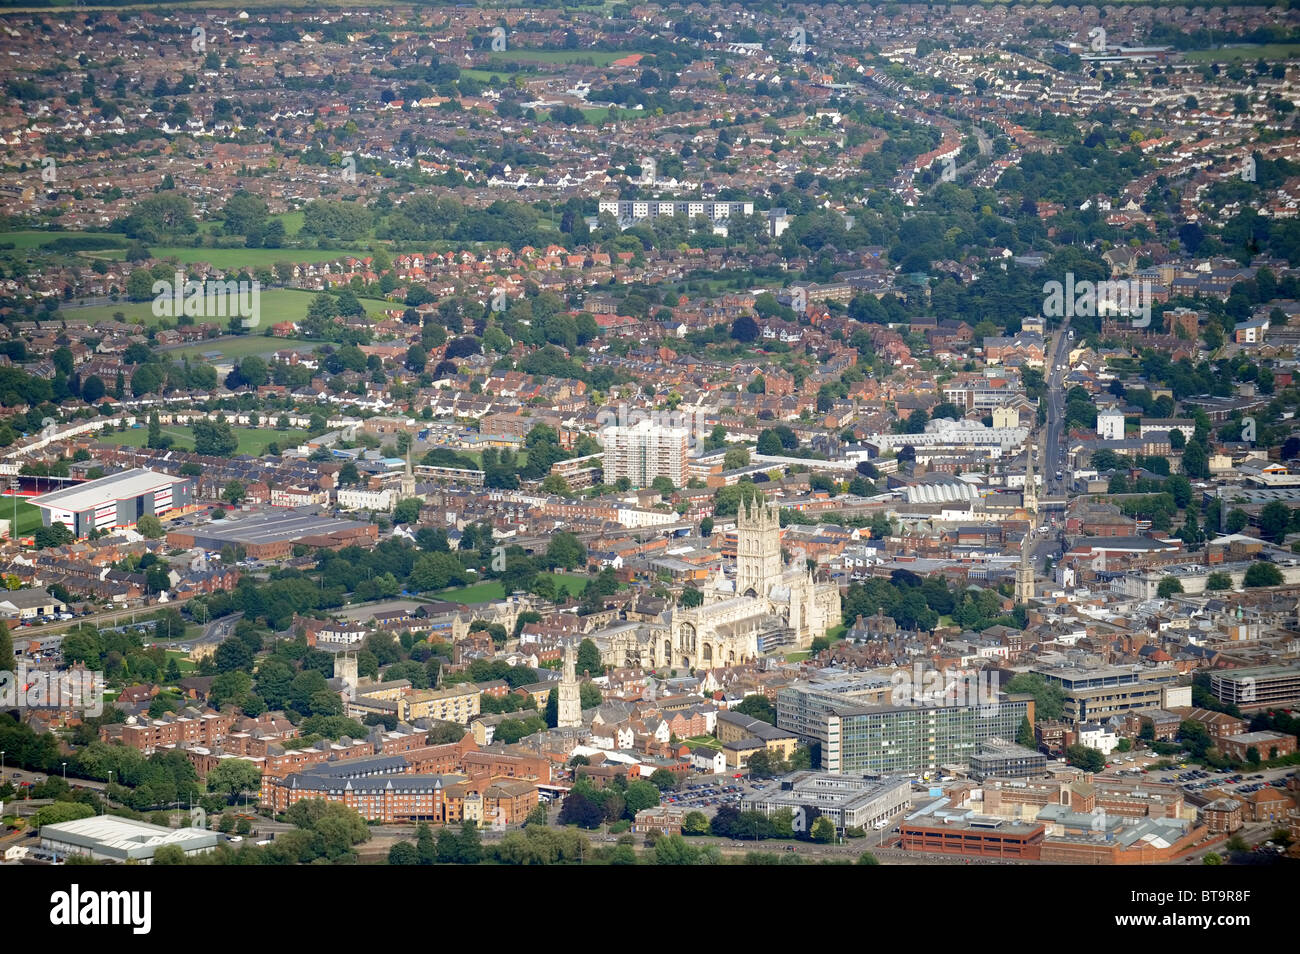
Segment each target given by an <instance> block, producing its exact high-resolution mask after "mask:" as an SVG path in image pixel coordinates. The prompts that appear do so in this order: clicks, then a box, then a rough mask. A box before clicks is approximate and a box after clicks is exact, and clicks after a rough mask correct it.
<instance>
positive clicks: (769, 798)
mask: <svg viewBox="0 0 1300 954" xmlns="http://www.w3.org/2000/svg"><path fill="white" fill-rule="evenodd" d="M911 803H912V786H911V783H910V782H909V781H908V780H907V779H906V778H903V777H901V776H884V777H879V776H870V775H864V776H860V777H853V776H850V775H835V774H831V773H827V772H794V773H792V774H790V775H787V776H786V777H785V778H781V779H777V780H775V781H773V782H770V783H768V784H767V785H763V786H761V787H759V788H756V789H754V791H753V792H752V793H751V794H749V795H746V796H745V797H744V798H742V799H741V802H740V808H741V811H752V812H762V813H763V814H764V815H769V816H770V815H773V814H775V813H776V812H779V811H781V810H782V809H789V810H790V811H792V812H793V813H794V830H795V831H809V830H811V828H812V824H813V822H814V821H816V819H817V818H819V817H825V818H829V819H830V820H831V821H832V822H834V824H835V827H836V828H837V829H838V830H840V831H843V830H844V829H845V828H872V827H874V826H876V825H878V824H882V823H884V822H887V821H889V820H890V819H891V818H893V817H894V816H895V815H897V814H898V813H899V812H900V811H902V810H903V809H904V808H907V807H908V806H909V805H911ZM801 826H802V827H801Z"/></svg>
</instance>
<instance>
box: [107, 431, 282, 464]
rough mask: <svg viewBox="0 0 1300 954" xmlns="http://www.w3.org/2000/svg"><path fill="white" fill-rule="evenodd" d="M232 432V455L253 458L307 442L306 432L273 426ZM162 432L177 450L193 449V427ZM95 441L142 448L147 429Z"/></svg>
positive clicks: (113, 434) (114, 433) (145, 440)
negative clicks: (269, 446) (268, 450)
mask: <svg viewBox="0 0 1300 954" xmlns="http://www.w3.org/2000/svg"><path fill="white" fill-rule="evenodd" d="M232 430H233V431H234V434H235V436H236V437H238V438H239V447H238V449H237V450H236V451H235V453H236V454H249V455H251V456H253V457H261V456H262V455H263V454H265V453H266V445H267V444H271V443H275V444H279V445H280V447H281V448H285V447H297V446H298V445H299V444H301V443H302V442H303V441H304V440H306V439H307V432H306V431H299V430H288V431H279V430H276V429H275V428H272V427H237V426H233V425H232ZM162 432H163V434H164V435H166V436H167V437H170V438H172V440H174V441H175V444H173V445H172V446H173V447H174V448H176V449H177V450H185V451H191V450H193V449H194V430H193V429H192V428H189V427H182V426H180V425H176V424H169V425H167V426H166V427H164V428H163V429H162ZM98 440H100V441H101V442H103V443H105V444H112V445H114V446H116V447H144V445H145V444H146V443H147V442H148V440H149V428H147V427H132V428H127V429H126V430H125V431H104V432H102V433H101V434H100V436H99V438H98Z"/></svg>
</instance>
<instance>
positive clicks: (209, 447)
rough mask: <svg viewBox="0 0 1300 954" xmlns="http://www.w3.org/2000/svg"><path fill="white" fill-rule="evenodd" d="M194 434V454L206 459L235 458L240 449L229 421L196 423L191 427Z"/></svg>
mask: <svg viewBox="0 0 1300 954" xmlns="http://www.w3.org/2000/svg"><path fill="white" fill-rule="evenodd" d="M191 429H192V430H193V432H194V453H196V454H199V455H201V456H204V457H233V456H234V454H235V451H237V450H238V449H239V438H238V437H236V436H235V433H234V431H233V430H232V429H231V427H230V422H229V421H222V420H217V421H202V420H200V421H195V422H194V423H193V424H192V425H191Z"/></svg>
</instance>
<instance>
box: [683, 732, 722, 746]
mask: <svg viewBox="0 0 1300 954" xmlns="http://www.w3.org/2000/svg"><path fill="white" fill-rule="evenodd" d="M686 741H687V743H689V744H690V745H699V746H702V747H704V748H706V749H720V748H722V743H721V742H719V741H718V740H717V739H715V738H714V737H713V736H711V735H694V736H691V737H690V738H689V739H687V740H686Z"/></svg>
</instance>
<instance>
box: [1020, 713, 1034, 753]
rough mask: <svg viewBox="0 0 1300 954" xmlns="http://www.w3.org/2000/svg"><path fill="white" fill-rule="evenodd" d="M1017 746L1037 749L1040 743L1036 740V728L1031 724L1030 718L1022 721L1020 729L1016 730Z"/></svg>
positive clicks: (1027, 717) (1025, 717) (1024, 717)
mask: <svg viewBox="0 0 1300 954" xmlns="http://www.w3.org/2000/svg"><path fill="white" fill-rule="evenodd" d="M1016 745H1023V746H1024V747H1025V748H1027V749H1037V748H1038V741H1037V740H1036V739H1035V738H1034V727H1033V726H1032V725H1030V724H1029V716H1023V717H1022V718H1021V719H1020V728H1019V729H1017V730H1016Z"/></svg>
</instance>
